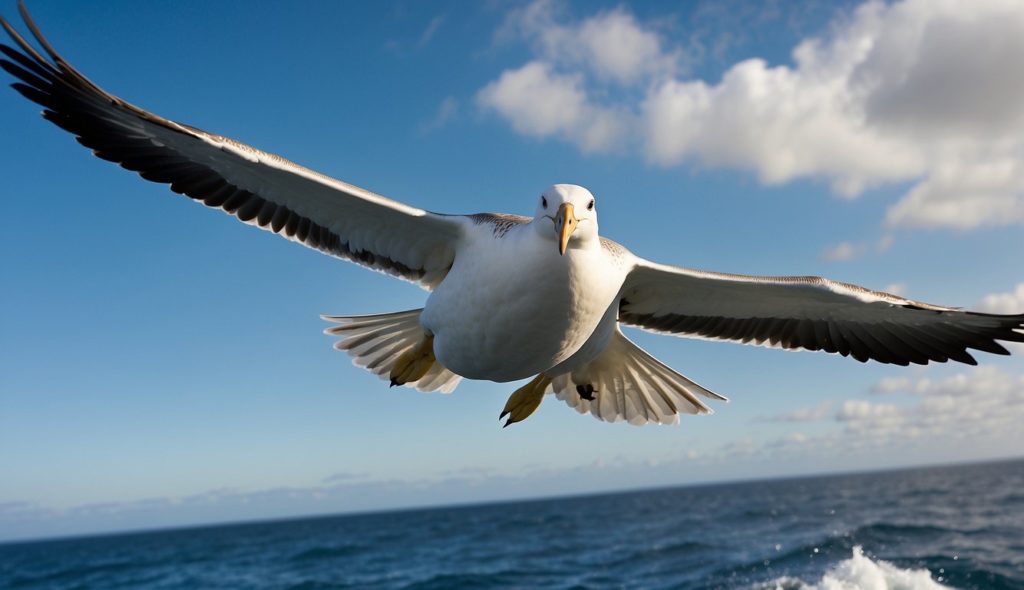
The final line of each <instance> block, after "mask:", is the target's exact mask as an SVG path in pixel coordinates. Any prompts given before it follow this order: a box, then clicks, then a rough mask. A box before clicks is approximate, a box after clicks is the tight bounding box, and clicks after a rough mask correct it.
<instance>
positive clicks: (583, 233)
mask: <svg viewBox="0 0 1024 590" xmlns="http://www.w3.org/2000/svg"><path fill="white" fill-rule="evenodd" d="M533 225H534V227H535V228H536V230H537V232H538V233H540V234H541V235H542V236H545V237H548V238H551V239H552V240H553V241H554V242H556V243H557V244H558V253H559V254H565V251H566V250H567V249H568V248H569V247H570V245H580V246H587V245H590V244H597V243H598V242H597V204H596V202H595V201H594V195H592V194H590V191H588V190H587V189H585V188H583V187H582V186H577V185H575V184H555V185H552V186H550V187H549V188H548V189H547V190H545V191H544V192H543V193H541V195H540V197H539V198H538V199H537V213H536V215H534V216H533Z"/></svg>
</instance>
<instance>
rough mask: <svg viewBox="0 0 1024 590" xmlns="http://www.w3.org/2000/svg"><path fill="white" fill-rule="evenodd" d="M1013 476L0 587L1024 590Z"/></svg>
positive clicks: (45, 545) (437, 512)
mask: <svg viewBox="0 0 1024 590" xmlns="http://www.w3.org/2000/svg"><path fill="white" fill-rule="evenodd" d="M1022 490H1024V461H1012V462H1001V463H989V464H981V465H967V466H954V467H937V468H927V469H915V470H904V471H893V472H885V473H872V474H857V475H842V476H831V477H815V478H802V479H789V480H776V481H761V482H745V483H735V484H722V485H707V486H697V487H686V488H674V489H660V490H650V491H641V492H629V493H619V494H609V495H601V496H586V497H575V498H560V499H553V500H540V501H530V502H516V503H506V504H488V505H478V506H465V507H456V508H439V509H430V510H415V511H402V512H390V513H376V514H361V515H350V516H335V517H320V518H310V519H303V520H292V521H277V522H265V523H252V524H240V525H228V526H216V527H206V528H194V529H178V530H170V531H158V532H147V533H134V534H121V535H109V536H102V537H86V538H75V539H64V540H54V541H40V542H32V543H13V544H5V545H0V588H5V589H6V588H9V589H12V590H13V589H39V588H46V589H67V590H70V589H76V590H79V589H88V588H104V589H106V588H154V589H193V588H240V589H253V590H262V589H269V588H289V589H293V590H300V589H301V590H306V589H308V590H316V589H328V588H330V589H337V588H402V589H432V588H438V589H441V588H443V589H453V588H566V589H569V588H572V589H583V588H654V589H657V588H666V589H667V588H673V589H676V588H683V589H686V588H743V589H759V590H772V589H780V590H781V589H786V590H813V589H822V590H856V589H872V590H876V589H878V590H884V589H887V588H892V589H896V588H899V589H905V590H925V589H933V588H947V587H952V588H965V589H973V588H977V589H985V590H1000V589H1024V493H1022Z"/></svg>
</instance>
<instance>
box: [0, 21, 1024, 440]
mask: <svg viewBox="0 0 1024 590" xmlns="http://www.w3.org/2000/svg"><path fill="white" fill-rule="evenodd" d="M19 11H20V13H21V16H22V18H23V19H24V21H25V24H26V26H27V27H28V29H29V30H30V31H31V33H32V35H33V36H34V38H35V40H36V41H37V43H38V45H39V48H40V49H41V51H40V49H37V48H36V46H34V45H33V44H31V43H29V42H28V41H27V40H26V39H25V38H24V37H23V36H22V35H20V34H19V33H18V32H17V30H15V28H14V27H12V26H11V25H10V24H9V23H8V22H7V21H6V20H4V19H3V18H2V17H0V23H2V25H3V27H4V29H5V30H6V31H7V33H8V34H9V36H10V38H11V39H12V40H13V42H14V45H15V46H16V47H11V46H7V45H0V51H2V52H3V58H2V59H0V65H2V67H3V69H4V70H6V71H7V72H8V73H9V74H11V75H12V76H14V77H15V78H17V81H16V82H15V83H14V84H12V86H13V88H14V89H15V90H17V91H18V92H19V93H21V94H22V95H23V96H25V97H26V98H28V99H29V100H31V101H33V102H35V103H38V104H39V105H41V106H42V107H43V109H44V110H43V112H42V115H43V117H44V118H45V119H47V120H48V121H50V122H51V123H53V124H55V125H57V126H58V127H60V128H61V129H64V130H65V131H67V132H69V133H71V134H72V135H74V136H75V138H76V139H77V140H78V142H79V143H81V144H82V145H83V146H85V147H87V148H89V149H91V150H92V152H93V154H95V155H96V156H97V157H99V158H102V159H104V160H109V161H111V162H115V163H117V164H119V165H120V166H121V167H122V168H125V169H127V170H131V171H134V172H137V173H138V174H139V175H140V176H141V177H142V178H145V179H146V180H150V181H153V182H157V183H162V184H166V185H169V187H170V189H171V190H172V191H173V192H175V193H179V194H182V195H184V196H186V197H188V198H190V199H192V200H194V201H196V202H198V203H201V204H203V205H205V206H206V207H209V208H213V209H219V210H221V211H223V212H225V213H227V214H229V215H231V216H233V217H235V218H237V219H238V220H240V221H242V222H244V223H246V224H249V225H252V226H255V227H258V228H260V229H264V230H267V231H269V232H272V233H274V234H277V235H279V236H282V237H284V238H287V239H289V240H291V241H294V242H298V243H300V244H303V245H305V246H308V247H310V248H313V249H315V250H319V251H321V252H323V253H325V254H328V255H330V256H334V257H336V258H339V259H342V260H348V261H351V262H354V263H356V264H359V265H361V266H364V267H367V268H370V269H373V270H376V271H381V272H384V273H387V274H390V275H393V276H396V277H398V278H401V279H405V280H407V281H411V282H413V283H416V284H417V285H419V286H421V287H423V288H424V289H426V290H427V291H429V293H430V294H429V296H428V297H427V301H426V303H425V305H424V306H423V308H422V309H414V310H409V311H400V312H394V313H385V314H380V315H370V316H323V318H324V319H325V320H327V321H328V322H331V323H332V324H333V325H332V326H331V327H330V328H328V329H327V330H326V332H327V333H328V334H331V335H334V336H337V337H339V340H338V341H337V342H336V344H335V347H336V348H338V349H340V350H344V351H345V352H347V353H348V354H349V355H350V356H351V357H352V359H353V362H354V363H355V364H356V365H358V366H361V367H364V368H366V369H367V370H369V371H372V372H373V373H374V374H376V375H378V376H380V377H382V378H384V379H386V380H388V381H389V382H390V384H391V385H392V386H395V385H402V386H406V387H413V388H416V389H418V390H420V391H442V392H451V391H452V390H454V389H455V387H456V386H457V385H458V384H459V382H460V380H461V379H462V378H467V379H482V380H490V381H496V382H503V383H504V382H510V381H516V380H522V379H530V381H529V382H528V383H527V384H526V385H523V386H522V387H520V388H519V389H517V390H516V391H515V392H514V393H512V395H511V396H510V397H509V399H508V401H507V403H506V404H505V406H504V408H503V409H502V411H501V415H500V419H505V420H506V421H505V426H508V425H509V424H512V423H515V422H519V421H521V420H523V419H525V418H526V417H528V416H529V415H530V414H531V413H533V411H534V410H536V409H537V407H538V406H539V405H540V403H541V400H542V399H543V397H544V395H545V394H548V393H551V394H554V395H555V396H556V397H557V398H558V399H560V400H562V401H564V402H566V403H567V404H568V405H569V406H571V407H572V408H574V409H576V410H577V411H578V412H580V413H590V414H592V415H593V416H594V417H596V418H598V419H600V420H605V421H610V422H614V421H620V420H625V421H627V422H629V423H630V424H645V423H661V424H671V423H677V422H678V421H679V416H680V414H705V413H710V412H711V408H710V407H709V406H708V405H707V403H706V400H725V399H726V398H724V397H723V396H721V395H719V394H717V393H714V392H713V391H711V390H709V389H707V388H705V387H703V386H701V385H699V384H697V383H695V382H694V381H692V380H690V379H688V378H686V377H685V376H683V375H682V374H680V373H679V372H677V371H675V370H673V369H671V368H669V367H668V366H666V365H665V364H663V363H661V362H660V361H658V360H657V359H655V358H654V357H653V356H651V355H650V354H648V353H647V352H645V351H644V350H643V349H641V348H640V347H638V346H637V345H636V344H634V343H633V342H632V341H630V340H629V338H627V337H626V336H625V335H624V334H623V333H622V330H621V326H623V325H627V326H634V327H637V328H640V329H643V330H649V331H653V332H657V333H660V334H673V335H677V336H685V337H693V338H711V339H720V340H731V341H735V342H741V343H745V344H760V345H766V346H773V347H781V348H785V349H803V350H811V351H824V352H829V353H836V354H840V355H842V356H846V357H852V358H854V359H856V360H858V361H860V362H867V361H869V360H874V361H877V362H880V363H891V364H897V365H904V366H905V365H909V364H910V363H914V364H920V365H924V364H927V363H929V362H933V361H934V362H946V361H949V360H953V361H959V362H961V363H967V364H972V365H973V364H977V363H976V361H975V359H974V357H973V356H971V354H970V353H969V352H968V350H969V349H972V350H980V351H984V352H989V353H994V354H1003V355H1005V354H1009V352H1008V351H1007V350H1006V348H1004V347H1003V346H1002V345H1000V344H999V342H998V341H1001V340H1002V341H1013V342H1024V314H1018V315H994V314H987V313H978V312H971V311H964V310H961V309H958V308H953V307H946V306H941V305H932V304H928V303H922V302H920V301H913V300H910V299H906V298H904V297H900V296H897V295H893V294H890V293H884V292H881V291H874V290H870V289H865V288H863V287H858V286H856V285H851V284H847V283H842V282H837V281H832V280H828V279H824V278H820V277H811V276H802V277H763V276H746V275H738V274H724V273H717V272H706V271H701V270H692V269H688V268H682V267H678V266H671V265H668V264H661V263H657V262H652V261H649V260H645V259H643V258H641V257H638V256H636V255H634V254H633V253H631V252H630V251H629V250H628V249H626V248H625V247H623V246H622V245H620V244H618V243H616V242H613V241H611V240H609V239H607V238H604V237H602V236H600V234H599V232H598V221H597V204H596V200H595V198H594V195H592V194H591V193H590V191H588V190H587V189H585V188H583V187H581V186H576V185H572V184H555V185H553V186H551V187H550V188H548V189H546V190H544V191H543V192H542V193H541V194H540V195H538V196H536V197H531V200H532V206H533V208H534V214H533V216H532V217H523V216H518V215H506V214H494V213H478V214H473V215H445V214H439V213H432V212H429V211H425V210H423V209H418V208H416V207H412V206H409V205H406V204H404V203H401V202H398V201H394V200H391V199H387V198H385V197H382V196H380V195H377V194H375V193H372V192H370V191H368V190H365V189H362V188H360V187H357V186H353V185H351V184H348V183H346V182H343V181H340V180H336V179H334V178H331V177H328V176H325V175H323V174H320V173H317V172H314V171H312V170H309V169H307V168H304V167H302V166H299V165H297V164H295V163H293V162H290V161H288V160H286V159H284V158H281V157H279V156H276V155H274V154H270V153H267V152H264V151H261V150H258V149H256V148H254V147H251V146H248V145H246V144H244V143H241V142H238V141H235V140H233V139H230V138H228V137H224V136H221V135H216V134H213V133H208V132H206V131H203V130H201V129H198V128H196V127H192V126H190V125H185V124H183V123H177V122H175V121H172V120H170V119H165V118H164V117H161V116H159V115H156V114H154V113H151V112H149V111H147V110H144V109H142V108H139V107H137V106H134V105H132V104H130V103H128V102H126V101H124V100H122V99H120V98H118V97H116V96H114V95H112V94H110V93H108V92H106V91H104V90H103V89H102V88H100V87H99V86H97V85H96V84H94V83H92V82H90V81H89V80H88V79H87V78H86V77H85V76H83V75H82V74H81V73H80V72H79V71H78V70H76V69H75V68H73V67H72V66H71V65H70V64H68V62H66V61H65V60H64V59H63V58H62V57H61V56H60V55H59V54H58V53H57V52H56V51H55V50H54V49H53V47H52V46H51V45H50V44H49V43H48V42H47V41H46V39H45V38H44V37H43V36H42V34H41V33H40V31H39V29H38V27H37V26H36V25H35V23H34V22H33V21H32V19H31V17H30V16H29V14H28V12H27V10H26V9H25V6H24V3H23V2H19Z"/></svg>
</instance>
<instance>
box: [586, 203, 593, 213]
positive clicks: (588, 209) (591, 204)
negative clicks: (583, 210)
mask: <svg viewBox="0 0 1024 590" xmlns="http://www.w3.org/2000/svg"><path fill="white" fill-rule="evenodd" d="M593 210H594V202H593V201H591V202H589V203H587V211H593Z"/></svg>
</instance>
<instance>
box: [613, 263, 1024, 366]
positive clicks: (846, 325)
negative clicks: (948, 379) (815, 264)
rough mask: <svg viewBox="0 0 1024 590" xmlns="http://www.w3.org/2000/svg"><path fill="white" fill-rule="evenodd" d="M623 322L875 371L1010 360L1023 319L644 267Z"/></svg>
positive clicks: (819, 282)
mask: <svg viewBox="0 0 1024 590" xmlns="http://www.w3.org/2000/svg"><path fill="white" fill-rule="evenodd" d="M619 321H620V322H622V323H624V324H629V325H633V326H638V327H640V328H643V329H646V330H650V331H653V332H660V333H665V334H678V335H680V336H691V337H702V338H714V339H721V340H734V341H738V342H743V343H751V344H766V345H769V346H779V347H782V348H789V349H799V348H803V349H806V350H824V351H826V352H835V353H839V354H841V355H843V356H852V357H853V358H855V359H857V360H859V361H861V362H867V360H868V359H873V360H876V361H879V362H882V363H893V364H897V365H908V364H910V363H916V364H919V365H924V364H927V363H928V362H929V361H938V362H945V361H947V360H950V359H952V360H955V361H960V362H962V363H967V364H971V365H974V364H977V362H976V361H975V360H974V358H973V357H972V356H971V355H970V354H969V353H968V352H967V349H969V348H973V349H977V350H983V351H985V352H991V353H995V354H1009V352H1008V351H1007V350H1006V349H1005V348H1003V346H1001V345H1000V344H999V343H998V342H997V340H1007V341H1014V342H1024V331H1022V330H1024V314H1021V315H993V314H987V313H976V312H970V311H962V310H959V309H955V308H951V307H942V306H938V305H930V304H927V303H921V302H918V301H912V300H910V299H904V298H903V297H898V296H896V295H892V294H890V293H882V292H880V291H871V290H869V289H865V288H863V287H858V286H856V285H850V284H847V283H840V282H836V281H830V280H828V279H823V278H821V277H755V276H745V275H734V274H723V273H712V272H704V271H699V270H691V269H686V268H678V267H674V266H668V265H663V264H656V263H653V262H650V261H647V260H643V259H637V263H636V266H635V267H634V268H633V270H632V271H631V272H630V273H629V275H628V276H627V277H626V281H625V284H624V285H623V287H622V291H621V300H620V309H619Z"/></svg>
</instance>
